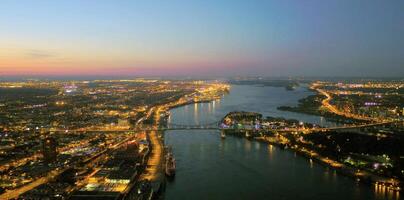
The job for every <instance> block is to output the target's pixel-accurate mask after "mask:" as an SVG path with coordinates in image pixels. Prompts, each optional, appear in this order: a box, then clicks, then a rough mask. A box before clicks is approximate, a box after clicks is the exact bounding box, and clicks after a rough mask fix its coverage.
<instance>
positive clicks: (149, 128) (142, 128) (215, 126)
mask: <svg viewBox="0 0 404 200" xmlns="http://www.w3.org/2000/svg"><path fill="white" fill-rule="evenodd" d="M397 123H403V122H402V121H388V122H375V123H368V124H359V125H351V126H338V127H319V128H310V129H306V128H304V129H303V128H282V129H273V128H260V129H256V128H255V127H254V126H251V125H245V126H244V125H243V126H231V127H223V126H221V121H218V122H212V123H208V124H195V125H188V124H174V123H168V124H166V125H164V126H153V125H139V126H137V127H136V128H133V129H120V128H107V129H75V130H66V129H57V130H49V131H51V132H136V131H169V130H218V131H222V130H235V131H273V132H283V133H287V132H304V133H311V132H321V131H338V130H340V131H343V130H345V131H349V130H359V129H362V128H370V127H375V126H384V125H389V124H397Z"/></svg>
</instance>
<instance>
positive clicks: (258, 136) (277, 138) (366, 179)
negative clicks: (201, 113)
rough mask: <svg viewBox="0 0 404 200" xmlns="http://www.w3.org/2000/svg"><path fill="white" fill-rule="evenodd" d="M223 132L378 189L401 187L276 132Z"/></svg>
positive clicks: (391, 179) (395, 182) (389, 179)
mask: <svg viewBox="0 0 404 200" xmlns="http://www.w3.org/2000/svg"><path fill="white" fill-rule="evenodd" d="M225 134H226V135H233V136H236V137H243V138H247V139H251V140H255V141H259V142H263V143H266V144H269V145H274V146H277V147H279V148H280V149H283V150H285V151H291V152H294V153H296V154H297V155H300V156H302V157H305V158H307V159H309V160H310V162H316V163H318V164H320V165H322V166H324V167H329V168H331V169H334V170H335V171H336V172H337V173H339V174H341V175H344V176H347V177H350V178H352V179H354V180H355V181H357V182H360V183H363V184H366V185H369V186H372V185H373V186H375V187H380V189H382V190H386V191H392V192H397V193H399V192H400V191H401V188H402V187H403V184H402V183H401V182H399V181H398V180H396V179H394V178H391V177H382V176H380V175H377V174H373V173H371V172H369V171H366V170H361V169H357V168H354V167H351V166H347V165H345V164H343V163H341V162H338V161H335V160H332V159H330V158H328V157H325V156H322V155H321V154H320V153H318V152H316V151H314V150H310V149H307V148H304V147H302V146H299V145H290V144H289V143H288V142H286V141H287V138H285V137H284V136H282V135H281V134H277V133H276V134H273V136H268V134H267V133H262V132H261V133H260V132H250V133H246V132H244V131H226V132H225ZM270 134H272V133H270Z"/></svg>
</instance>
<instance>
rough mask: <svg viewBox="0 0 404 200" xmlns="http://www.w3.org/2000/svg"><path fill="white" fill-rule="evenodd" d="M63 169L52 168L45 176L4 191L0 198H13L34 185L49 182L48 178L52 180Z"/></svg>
mask: <svg viewBox="0 0 404 200" xmlns="http://www.w3.org/2000/svg"><path fill="white" fill-rule="evenodd" d="M64 171H65V170H64V169H62V170H53V171H51V172H49V173H48V175H47V176H45V177H42V178H39V179H37V180H35V181H33V182H31V183H29V184H27V185H25V186H22V187H20V188H18V189H15V190H10V191H6V192H5V193H4V194H2V195H0V199H14V198H17V197H18V196H19V195H21V194H23V193H25V192H27V191H29V190H32V189H34V188H35V187H38V186H39V185H42V184H44V183H47V182H49V181H50V180H52V179H53V178H55V177H57V176H58V175H60V174H61V173H62V172H64Z"/></svg>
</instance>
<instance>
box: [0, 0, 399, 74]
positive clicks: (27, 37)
mask: <svg viewBox="0 0 404 200" xmlns="http://www.w3.org/2000/svg"><path fill="white" fill-rule="evenodd" d="M0 10H1V12H0V76H1V75H157V76H160V75H208V76H209V75H215V76H218V75H227V76H233V75H266V76H293V75H305V76H399V77H404V1H402V0H386V1H382V0H334V1H332V0H305V1H298V0H295V1H291V0H279V1H270V0H266V1H265V0H262V1H255V0H248V1H247V0H245V1H238V0H231V1H230V0H229V1H219V0H216V1H213V0H203V1H189V0H188V1H177V0H162V1H157V0H156V1H154V0H147V1H146V0H144V1H141V0H130V1H125V0H118V1H113V0H108V1H103V0H81V1H74V0H68V1H62V0H48V1H47V0H39V1H28V0H27V1H18V0H3V1H2V2H1V4H0Z"/></svg>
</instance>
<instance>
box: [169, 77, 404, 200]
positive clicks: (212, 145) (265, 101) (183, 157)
mask: <svg viewBox="0 0 404 200" xmlns="http://www.w3.org/2000/svg"><path fill="white" fill-rule="evenodd" d="M299 91H300V92H299ZM306 91H307V89H305V88H296V90H294V91H287V90H285V89H284V88H274V87H259V86H245V85H241V86H237V85H233V86H232V89H231V91H230V93H229V95H226V96H224V97H223V98H222V99H220V100H217V101H214V102H210V103H203V104H193V105H187V106H184V107H180V108H176V109H173V110H172V111H171V115H170V120H171V122H173V123H186V124H207V123H209V122H212V121H217V120H221V119H222V118H223V117H224V116H225V115H226V114H228V113H229V112H233V111H235V110H238V111H242V110H244V111H247V110H248V111H254V112H259V113H263V115H264V116H275V117H284V118H286V119H297V120H298V121H302V122H306V123H312V124H317V125H319V124H322V126H334V125H335V124H333V123H332V122H326V121H325V120H324V121H323V119H322V118H321V117H314V116H310V115H305V114H298V113H291V112H283V111H279V110H277V107H279V106H281V105H285V104H288V103H289V105H291V106H294V105H296V104H297V101H298V99H300V98H301V96H304V95H309V94H310V92H306ZM283 95H284V96H283ZM292 97H293V98H294V99H293V100H292V99H290V98H292ZM289 99H290V100H289ZM261 106H262V108H261ZM268 111H269V112H268ZM271 111H272V112H271ZM244 136H245V135H242V137H233V136H230V135H229V136H226V138H225V139H221V138H220V133H219V132H216V131H203V130H199V131H198V130H195V131H191V130H184V131H182V130H181V131H174V130H173V131H167V132H166V136H165V142H166V144H168V145H171V146H174V153H175V155H176V157H177V158H178V160H179V161H178V175H177V177H176V179H175V181H174V182H172V183H169V184H168V185H167V189H166V190H167V191H166V198H167V199H176V197H179V198H181V199H189V198H193V199H203V198H201V197H202V196H204V194H209V196H210V197H211V198H212V199H246V198H255V199H263V198H269V197H272V198H274V199H296V198H304V199H399V198H400V196H399V195H400V194H399V193H397V192H395V191H393V190H387V187H385V186H381V185H371V186H369V185H368V184H365V183H360V182H358V181H357V180H356V179H355V178H351V177H349V176H346V174H345V175H344V174H343V173H341V172H340V171H338V170H337V169H335V168H334V167H333V166H329V165H330V164H332V162H333V161H332V160H330V159H323V160H322V159H318V160H316V159H315V158H311V159H310V156H306V155H305V154H304V153H301V152H299V151H295V150H296V148H295V147H292V146H291V148H289V149H288V150H282V148H283V147H282V146H281V145H276V144H277V143H276V142H274V143H272V144H268V141H264V142H260V141H263V140H262V139H260V138H257V139H258V141H254V140H249V139H246V138H244ZM267 139H269V138H267ZM267 139H266V140H267ZM212 149H213V150H212ZM334 165H335V166H336V165H337V164H336V163H335V164H334ZM219 166H220V167H219ZM246 174H248V175H246ZM192 180H199V181H198V182H196V183H195V182H194V181H192ZM281 180H282V181H284V180H288V181H287V183H283V182H281ZM305 180H306V181H308V182H309V183H310V184H307V183H306V181H305ZM190 182H193V184H188V183H190ZM246 183H248V184H246ZM285 184H286V185H285ZM313 184H315V185H317V187H315V188H313V187H311V185H313ZM268 191H269V192H268ZM320 191H321V192H320ZM338 191H344V193H341V192H338Z"/></svg>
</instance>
